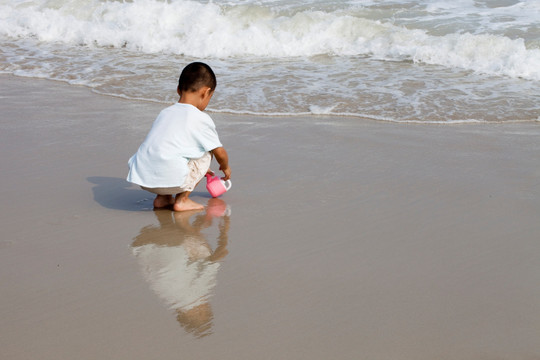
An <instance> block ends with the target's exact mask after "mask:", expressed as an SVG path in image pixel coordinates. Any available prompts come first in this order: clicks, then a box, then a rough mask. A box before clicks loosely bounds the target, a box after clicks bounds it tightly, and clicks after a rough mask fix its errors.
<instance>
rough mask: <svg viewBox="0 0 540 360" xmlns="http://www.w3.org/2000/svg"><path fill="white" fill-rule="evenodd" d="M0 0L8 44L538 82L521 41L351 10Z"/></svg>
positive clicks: (536, 59)
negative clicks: (315, 61)
mask: <svg viewBox="0 0 540 360" xmlns="http://www.w3.org/2000/svg"><path fill="white" fill-rule="evenodd" d="M0 1H1V2H0V4H1V5H0V14H1V15H0V34H1V35H4V36H8V37H11V38H21V37H23V38H26V37H35V38H37V39H39V40H40V41H43V42H61V43H65V44H69V45H85V46H90V47H96V46H97V47H115V48H127V49H130V50H131V51H136V52H144V53H169V54H182V55H186V56H192V57H199V58H201V57H206V58H208V57H213V58H228V57H245V56H248V57H277V58H284V57H299V56H302V57H305V56H315V55H320V54H327V55H332V56H372V57H375V58H379V59H383V60H398V61H401V60H413V61H416V62H423V63H428V64H437V65H443V66H447V67H456V68H463V69H468V70H473V71H478V72H482V73H486V74H494V75H503V76H510V77H521V78H525V79H532V80H540V50H539V49H535V48H532V49H528V48H527V46H526V44H525V41H524V39H521V38H515V39H511V38H509V37H506V36H504V35H500V34H472V33H459V32H456V33H450V34H446V35H444V36H434V35H429V31H428V30H423V29H412V28H406V27H404V26H396V25H394V24H392V23H390V22H389V21H386V19H382V20H371V19H368V18H364V17H362V16H361V15H362V12H359V11H358V10H357V9H356V10H354V11H353V8H351V9H348V8H342V9H338V10H334V11H317V10H302V11H297V12H280V11H277V10H276V5H274V7H269V6H261V5H255V3H249V2H246V3H247V5H240V6H238V5H223V4H221V5H220V4H217V3H214V2H209V3H200V2H197V1H171V2H162V1H157V0H136V1H132V2H119V1H107V2H105V1H98V0H87V1H82V0H57V1H55V2H52V3H51V2H47V1H45V0H41V1H40V0H29V1H24V2H15V3H13V2H12V1H8V0H0ZM461 3H470V1H467V0H463V1H461V2H460V4H461ZM451 4H452V3H451V2H448V1H441V2H436V3H432V4H431V5H429V6H427V7H426V8H427V10H428V12H429V11H431V12H432V13H436V12H440V11H448V10H449V9H450V8H454V9H455V8H456V6H455V5H451ZM518 5H519V6H518ZM518 5H514V6H513V7H509V8H510V9H512V11H511V13H513V14H517V13H518V12H520V11H521V12H523V11H524V9H526V10H531V9H534V8H535V7H536V8H538V5H530V4H529V5H527V4H523V3H520V4H518ZM505 9H506V10H507V9H508V7H507V8H505ZM500 11H502V10H498V9H495V10H492V12H493V13H494V14H498V13H499V12H500ZM454 15H455V14H454ZM515 17H517V15H515Z"/></svg>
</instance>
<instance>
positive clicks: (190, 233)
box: [131, 199, 230, 337]
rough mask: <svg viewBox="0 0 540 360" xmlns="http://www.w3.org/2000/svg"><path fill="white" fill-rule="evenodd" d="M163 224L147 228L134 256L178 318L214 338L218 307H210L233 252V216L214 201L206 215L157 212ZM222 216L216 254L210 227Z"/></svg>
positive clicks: (135, 243) (189, 328)
mask: <svg viewBox="0 0 540 360" xmlns="http://www.w3.org/2000/svg"><path fill="white" fill-rule="evenodd" d="M155 214H156V217H157V219H158V221H159V225H158V226H156V225H150V226H146V227H144V228H142V229H141V231H140V234H139V235H138V236H137V237H135V239H134V241H133V244H132V245H131V246H132V247H133V253H134V254H135V256H136V257H137V259H138V260H139V263H140V265H141V267H142V270H143V273H144V276H145V278H146V280H147V281H148V282H149V283H150V287H151V288H152V290H154V291H155V292H156V294H157V295H158V296H159V297H160V298H161V299H162V300H163V301H164V302H165V303H166V304H167V305H168V306H169V307H170V308H171V309H174V310H175V311H176V313H177V320H178V322H179V323H180V324H181V325H182V326H183V327H184V328H185V329H186V330H187V331H188V332H190V333H193V334H194V335H195V336H197V337H203V336H206V335H209V334H211V333H212V319H213V313H212V308H211V307H210V304H209V302H208V300H209V297H210V296H211V292H212V289H213V288H214V286H215V285H216V276H217V272H218V269H219V266H220V264H219V262H218V261H219V260H220V259H222V258H223V257H225V256H226V255H227V253H228V251H227V249H226V246H227V241H228V238H227V233H228V231H229V226H230V216H229V210H228V208H227V204H226V203H225V202H224V201H223V200H221V199H210V200H209V201H208V204H207V207H206V211H188V212H171V211H170V210H155ZM214 217H219V218H220V222H219V225H218V227H219V235H218V241H217V246H216V248H215V250H212V248H211V247H210V245H209V244H208V241H207V240H206V238H205V236H204V235H203V234H202V233H201V231H202V230H203V229H204V228H207V227H210V226H211V225H212V219H213V218H214Z"/></svg>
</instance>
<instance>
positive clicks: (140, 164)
mask: <svg viewBox="0 0 540 360" xmlns="http://www.w3.org/2000/svg"><path fill="white" fill-rule="evenodd" d="M215 88H216V76H215V75H214V72H213V71H212V69H211V68H210V66H208V65H206V64H203V63H200V62H194V63H191V64H189V65H187V66H186V67H185V68H184V70H182V73H181V74H180V79H179V81H178V90H177V91H178V95H179V96H180V100H178V103H176V104H174V105H172V106H170V107H168V108H166V109H164V110H162V111H161V113H160V114H159V115H158V117H157V118H156V120H155V121H154V124H153V125H152V128H151V129H150V132H149V133H148V135H147V136H146V139H145V140H144V142H143V143H142V144H141V146H140V147H139V150H137V152H136V153H135V155H133V156H132V157H131V158H130V159H129V162H128V163H129V174H128V176H127V181H129V182H132V183H134V184H137V185H139V186H141V188H143V189H144V190H147V191H150V192H152V193H154V194H157V196H156V198H155V200H154V207H155V208H162V207H166V206H170V205H172V206H173V209H174V210H175V211H186V210H202V209H204V206H203V205H201V204H198V203H196V202H195V201H193V200H191V199H190V198H189V194H190V193H191V192H192V191H193V189H194V188H195V186H197V184H198V183H199V181H200V180H201V179H202V178H203V177H204V175H205V174H206V173H207V172H208V173H211V174H213V172H212V171H211V170H210V162H211V161H212V155H213V156H215V158H216V160H217V162H218V163H219V165H220V167H219V169H220V170H221V171H222V172H223V174H224V175H225V176H224V177H223V178H222V179H223V180H228V179H229V178H230V176H231V169H230V167H229V157H228V155H227V151H226V150H225V148H223V145H221V142H220V141H219V137H218V134H217V132H216V127H215V125H214V122H213V121H212V119H211V118H210V116H208V115H207V114H205V113H203V111H204V109H205V108H206V106H207V105H208V102H209V101H210V99H211V98H212V95H213V94H214V90H215ZM173 195H175V197H173Z"/></svg>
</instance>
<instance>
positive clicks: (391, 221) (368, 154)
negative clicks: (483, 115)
mask: <svg viewBox="0 0 540 360" xmlns="http://www.w3.org/2000/svg"><path fill="white" fill-rule="evenodd" d="M0 79H1V80H2V84H3V87H2V89H0V98H1V99H2V102H1V103H0V113H2V117H1V120H0V128H1V131H0V150H1V153H2V154H3V155H2V156H1V157H0V166H1V168H2V172H3V175H2V184H3V186H2V188H1V190H0V192H1V198H2V208H1V209H2V217H1V219H0V226H1V227H2V229H3V230H4V235H3V238H2V241H1V243H0V257H1V260H0V274H1V275H0V277H1V281H2V284H4V289H5V291H4V294H3V296H2V300H0V317H1V318H2V333H3V334H4V335H3V336H2V339H0V349H1V350H0V355H2V358H7V359H14V360H18V359H28V358H32V359H33V358H39V359H43V360H47V359H55V360H56V359H71V358H77V359H89V360H90V359H97V358H115V359H130V360H131V359H141V360H142V359H151V358H155V357H156V354H159V358H160V359H171V360H172V359H178V356H181V357H183V358H187V359H192V358H212V357H220V358H222V359H261V358H262V359H279V358H282V359H287V358H294V359H310V360H313V359H329V358H339V359H359V358H369V359H384V358H396V359H397V358H399V359H411V360H412V359H414V360H422V359H426V360H428V359H429V360H431V359H434V358H447V359H460V360H464V359H478V358H511V359H514V358H522V357H523V356H531V357H534V356H538V355H539V354H540V346H539V345H538V340H537V339H538V336H539V335H540V325H539V324H540V308H539V307H538V301H540V289H539V288H538V280H539V275H538V274H540V266H539V265H538V261H537V254H538V253H539V251H540V244H539V243H538V241H537V239H538V234H540V224H539V223H538V217H539V215H540V183H539V182H538V179H539V177H540V173H539V172H538V164H539V163H540V155H539V154H540V143H539V142H538V138H539V136H540V127H539V124H538V123H537V122H530V123H497V124H491V123H490V124H487V125H485V124H479V125H477V124H472V125H471V124H459V125H455V126H454V125H453V126H433V124H396V123H387V122H378V121H373V120H359V119H348V118H340V117H331V116H309V117H306V116H298V117H286V118H281V117H271V116H270V117H255V116H237V115H231V114H224V113H211V116H212V118H213V119H214V121H215V123H216V126H217V129H218V132H219V135H220V138H221V140H222V142H223V143H224V145H225V147H226V148H227V150H228V152H229V155H230V161H231V167H232V171H233V174H232V182H233V183H234V186H233V188H232V189H231V191H230V192H228V193H227V194H225V195H224V196H223V197H221V198H219V199H218V201H212V200H211V198H210V196H209V195H208V194H207V193H206V190H205V189H204V186H202V185H199V187H198V188H196V189H195V191H194V192H193V195H192V197H193V199H194V200H195V201H197V202H201V203H203V204H205V205H206V206H207V209H206V211H205V212H202V213H196V214H173V213H171V212H167V211H152V209H151V206H152V199H153V196H152V195H151V194H149V193H146V192H144V191H142V190H140V189H138V188H136V187H134V186H131V185H130V184H128V183H127V182H126V181H125V180H124V179H125V176H126V175H127V160H128V159H129V157H130V156H131V155H132V154H133V152H134V151H135V150H136V148H137V147H138V145H139V144H140V142H141V141H142V139H143V138H144V136H145V135H146V132H147V130H148V129H149V126H150V125H151V123H152V121H153V120H154V118H155V116H156V115H157V113H158V112H159V110H161V109H162V108H163V107H164V105H163V104H153V103H146V102H141V101H133V100H127V99H121V100H119V99H118V98H113V97H109V96H104V95H99V94H95V93H93V92H92V91H91V90H90V89H88V88H85V87H79V86H72V85H67V84H63V83H60V82H57V81H51V80H42V79H28V78H21V77H15V76H11V75H0ZM213 168H214V170H216V164H215V162H214V165H213ZM186 254H187V255H186ZM203 255H204V256H203ZM185 256H187V257H188V259H190V261H187V262H178V261H176V260H177V259H180V258H184V257H185ZM165 259H168V260H167V261H168V262H167V261H166V260H165ZM158 260H159V261H158ZM164 263H165V264H168V266H169V267H166V266H164V265H163V264H164ZM195 263H196V264H198V265H197V269H198V270H196V269H194V268H193V267H190V266H191V264H195ZM197 271H198V272H197ZM160 274H166V275H170V279H172V281H173V284H175V285H171V283H170V282H168V281H169V280H168V279H169V278H163V277H161V275H160ZM186 274H187V275H186ZM197 274H198V275H197ZM197 276H198V277H197ZM194 278H197V279H206V280H205V281H199V282H198V283H197V284H198V285H196V286H193V287H189V286H188V285H185V284H188V283H190V281H191V280H193V279H194ZM190 279H191V280H190ZM180 284H184V285H182V286H188V288H187V290H186V288H185V287H184V288H182V289H183V290H182V289H180V287H179V288H178V289H176V288H175V286H176V285H178V286H180ZM165 289H173V290H175V289H176V290H175V291H173V293H168V292H167V291H166V290H165ZM186 292H188V293H189V292H192V293H196V294H201V296H199V297H198V299H199V300H200V299H203V300H204V301H200V302H197V306H194V307H191V308H188V307H187V306H186V305H185V304H184V303H183V302H182V301H184V300H185V301H187V300H186V299H185V298H183V297H179V298H175V296H178V294H179V293H181V294H183V293H186ZM181 300H182V301H181ZM199 300H198V301H199ZM179 354H180V355H179ZM524 354H527V355H524Z"/></svg>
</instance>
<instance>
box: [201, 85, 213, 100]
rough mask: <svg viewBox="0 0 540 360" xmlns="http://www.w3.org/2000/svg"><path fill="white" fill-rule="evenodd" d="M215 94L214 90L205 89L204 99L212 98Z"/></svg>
mask: <svg viewBox="0 0 540 360" xmlns="http://www.w3.org/2000/svg"><path fill="white" fill-rule="evenodd" d="M213 92H214V91H213V90H212V89H210V88H209V87H205V88H204V92H203V97H204V98H207V97H209V96H211V95H212V93H213Z"/></svg>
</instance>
